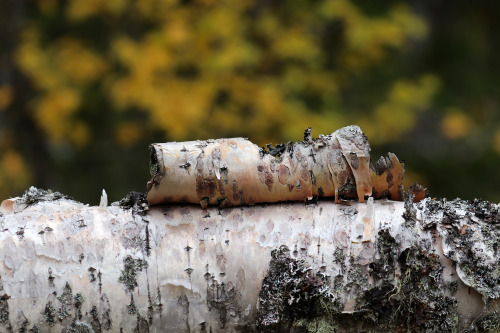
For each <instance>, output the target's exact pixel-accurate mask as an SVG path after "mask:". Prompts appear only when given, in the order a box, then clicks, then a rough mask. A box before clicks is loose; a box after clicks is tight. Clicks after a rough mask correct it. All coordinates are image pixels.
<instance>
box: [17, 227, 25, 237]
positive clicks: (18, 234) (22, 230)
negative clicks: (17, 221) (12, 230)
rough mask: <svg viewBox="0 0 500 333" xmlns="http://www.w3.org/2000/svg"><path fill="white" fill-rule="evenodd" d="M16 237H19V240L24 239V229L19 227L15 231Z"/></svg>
mask: <svg viewBox="0 0 500 333" xmlns="http://www.w3.org/2000/svg"><path fill="white" fill-rule="evenodd" d="M16 235H17V236H18V237H19V239H23V238H24V227H19V228H18V229H17V231H16Z"/></svg>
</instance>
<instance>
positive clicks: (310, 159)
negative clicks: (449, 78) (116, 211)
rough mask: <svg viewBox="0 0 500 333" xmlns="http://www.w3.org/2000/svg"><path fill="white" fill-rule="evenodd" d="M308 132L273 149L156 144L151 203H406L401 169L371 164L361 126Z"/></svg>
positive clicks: (391, 161)
mask: <svg viewBox="0 0 500 333" xmlns="http://www.w3.org/2000/svg"><path fill="white" fill-rule="evenodd" d="M310 131H311V129H310V128H309V129H308V130H306V134H305V137H304V141H302V142H297V143H287V144H286V145H278V146H276V147H272V146H269V150H265V149H262V148H259V147H258V146H257V145H255V144H253V143H252V142H250V141H248V140H247V139H243V138H233V139H218V140H207V141H189V142H169V143H157V144H153V145H151V148H150V149H151V165H152V175H153V178H152V179H151V181H150V182H149V183H148V193H147V199H148V202H149V204H151V205H156V204H162V203H171V202H185V203H200V204H201V205H202V207H206V206H207V205H219V206H222V207H227V206H237V205H245V204H250V205H252V204H255V203H271V202H279V201H304V200H305V199H312V198H313V197H320V198H322V197H334V198H335V202H336V203H338V202H339V199H340V198H344V199H352V198H358V199H359V202H364V200H365V196H370V195H372V194H373V197H374V198H376V199H379V198H387V199H392V200H402V198H403V195H402V194H403V186H402V184H403V165H402V163H400V162H399V160H398V159H397V157H396V156H395V155H394V154H391V153H389V155H388V156H387V157H384V158H382V159H381V160H379V161H378V162H377V163H376V164H374V165H370V146H369V144H368V140H367V138H366V136H364V134H363V132H362V131H361V129H360V128H359V127H358V126H348V127H344V128H341V129H339V130H337V131H335V132H334V133H332V134H331V135H320V137H319V138H318V139H314V140H313V139H312V138H311V133H310ZM421 198H423V196H422V197H421ZM421 198H420V197H419V198H418V199H421Z"/></svg>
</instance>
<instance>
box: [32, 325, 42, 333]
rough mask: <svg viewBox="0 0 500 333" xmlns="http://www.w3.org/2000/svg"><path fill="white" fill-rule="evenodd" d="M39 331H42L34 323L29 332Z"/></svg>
mask: <svg viewBox="0 0 500 333" xmlns="http://www.w3.org/2000/svg"><path fill="white" fill-rule="evenodd" d="M38 332H40V329H39V328H38V326H36V325H33V327H32V328H30V330H29V333H38Z"/></svg>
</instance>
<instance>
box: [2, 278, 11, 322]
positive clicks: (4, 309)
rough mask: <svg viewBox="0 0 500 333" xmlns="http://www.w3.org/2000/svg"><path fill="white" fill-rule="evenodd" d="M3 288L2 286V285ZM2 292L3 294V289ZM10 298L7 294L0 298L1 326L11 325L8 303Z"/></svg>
mask: <svg viewBox="0 0 500 333" xmlns="http://www.w3.org/2000/svg"><path fill="white" fill-rule="evenodd" d="M0 287H1V285H0ZM0 289H1V291H2V292H3V289H2V288H0ZM9 298H10V296H8V295H7V294H5V293H4V294H3V295H2V296H0V324H3V325H6V326H8V325H10V321H9V313H10V312H9V303H8V302H7V300H8V299H9Z"/></svg>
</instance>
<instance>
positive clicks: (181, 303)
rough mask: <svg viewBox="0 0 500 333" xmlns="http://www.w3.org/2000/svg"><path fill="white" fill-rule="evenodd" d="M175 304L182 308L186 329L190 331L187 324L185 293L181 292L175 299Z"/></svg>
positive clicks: (187, 306) (186, 299)
mask: <svg viewBox="0 0 500 333" xmlns="http://www.w3.org/2000/svg"><path fill="white" fill-rule="evenodd" d="M177 306H179V307H180V308H182V312H183V314H184V317H185V318H186V330H187V331H188V332H191V327H190V326H189V300H188V298H187V296H186V294H185V293H182V294H181V295H180V296H179V299H178V300H177Z"/></svg>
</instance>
